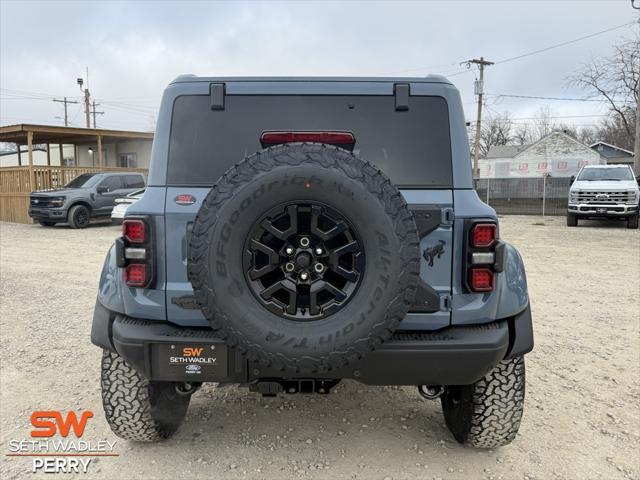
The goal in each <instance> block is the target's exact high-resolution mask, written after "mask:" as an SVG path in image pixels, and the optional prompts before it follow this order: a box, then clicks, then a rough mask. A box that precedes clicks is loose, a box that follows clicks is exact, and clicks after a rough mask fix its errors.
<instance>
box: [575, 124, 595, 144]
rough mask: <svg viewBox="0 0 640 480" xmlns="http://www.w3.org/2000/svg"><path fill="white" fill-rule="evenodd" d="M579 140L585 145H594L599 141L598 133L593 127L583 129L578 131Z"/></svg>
mask: <svg viewBox="0 0 640 480" xmlns="http://www.w3.org/2000/svg"><path fill="white" fill-rule="evenodd" d="M578 140H579V141H580V142H582V143H584V144H585V145H593V144H594V143H596V142H597V141H598V131H597V130H596V129H595V128H593V127H582V128H581V129H580V130H579V131H578Z"/></svg>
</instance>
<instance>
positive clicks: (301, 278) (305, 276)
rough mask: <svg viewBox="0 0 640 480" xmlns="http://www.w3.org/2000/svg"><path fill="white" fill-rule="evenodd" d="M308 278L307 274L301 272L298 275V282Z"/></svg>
mask: <svg viewBox="0 0 640 480" xmlns="http://www.w3.org/2000/svg"><path fill="white" fill-rule="evenodd" d="M308 278H309V274H308V273H307V272H302V273H301V274H300V280H303V281H304V280H307V279H308Z"/></svg>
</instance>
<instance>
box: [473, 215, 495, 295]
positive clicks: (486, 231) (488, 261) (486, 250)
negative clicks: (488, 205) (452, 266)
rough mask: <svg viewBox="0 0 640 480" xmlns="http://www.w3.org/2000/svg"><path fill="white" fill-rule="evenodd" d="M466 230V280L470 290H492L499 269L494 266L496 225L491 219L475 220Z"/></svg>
mask: <svg viewBox="0 0 640 480" xmlns="http://www.w3.org/2000/svg"><path fill="white" fill-rule="evenodd" d="M466 231H467V237H468V242H467V245H468V246H467V255H466V263H465V269H466V280H467V288H468V289H469V290H470V291H472V292H478V293H485V292H491V291H493V289H494V287H495V275H496V272H497V271H500V269H499V268H497V266H496V258H497V256H496V248H497V247H498V246H499V245H500V242H499V241H498V225H497V224H496V223H495V222H493V221H475V222H473V223H471V225H470V226H469V228H467V229H466Z"/></svg>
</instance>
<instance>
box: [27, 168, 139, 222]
mask: <svg viewBox="0 0 640 480" xmlns="http://www.w3.org/2000/svg"><path fill="white" fill-rule="evenodd" d="M144 186H145V178H144V176H143V175H142V174H140V173H135V172H118V173H83V174H82V175H79V176H77V177H76V178H74V179H73V180H71V181H70V182H69V183H68V184H67V185H65V186H64V188H58V189H55V190H43V191H37V192H32V193H31V195H30V199H29V200H30V201H29V216H30V217H31V218H33V219H34V220H36V221H37V222H39V223H40V225H42V226H45V227H52V226H53V225H55V224H56V223H64V222H67V223H69V226H71V228H85V227H87V226H88V225H89V221H90V219H91V218H95V217H109V215H111V210H112V209H113V206H114V205H115V200H116V198H118V197H122V196H125V195H127V194H129V193H131V192H134V191H136V190H139V189H140V188H142V187H144Z"/></svg>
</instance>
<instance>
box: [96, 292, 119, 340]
mask: <svg viewBox="0 0 640 480" xmlns="http://www.w3.org/2000/svg"><path fill="white" fill-rule="evenodd" d="M115 317H116V314H115V312H112V311H111V310H109V309H107V308H106V307H105V306H104V305H102V304H101V303H100V300H98V299H96V306H95V308H94V309H93V322H92V323H91V343H93V344H94V345H97V346H98V347H102V348H106V349H107V350H111V351H115V349H116V348H115V346H114V345H113V342H112V341H111V338H112V335H111V326H112V324H113V320H114V319H115Z"/></svg>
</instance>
